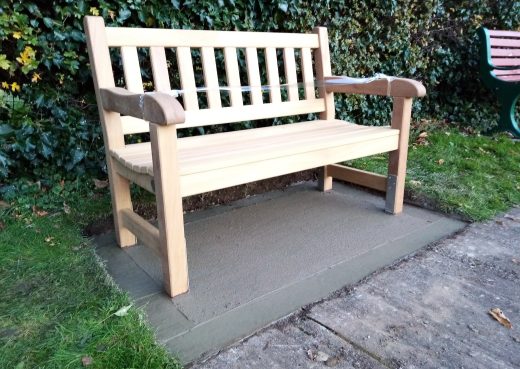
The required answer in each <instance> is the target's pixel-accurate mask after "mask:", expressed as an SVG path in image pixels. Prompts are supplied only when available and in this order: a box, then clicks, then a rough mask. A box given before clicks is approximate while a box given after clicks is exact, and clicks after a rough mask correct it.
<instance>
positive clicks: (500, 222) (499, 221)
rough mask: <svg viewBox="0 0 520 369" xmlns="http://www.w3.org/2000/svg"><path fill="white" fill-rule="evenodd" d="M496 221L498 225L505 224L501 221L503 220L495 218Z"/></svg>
mask: <svg viewBox="0 0 520 369" xmlns="http://www.w3.org/2000/svg"><path fill="white" fill-rule="evenodd" d="M495 223H496V224H498V225H504V222H503V221H501V220H495Z"/></svg>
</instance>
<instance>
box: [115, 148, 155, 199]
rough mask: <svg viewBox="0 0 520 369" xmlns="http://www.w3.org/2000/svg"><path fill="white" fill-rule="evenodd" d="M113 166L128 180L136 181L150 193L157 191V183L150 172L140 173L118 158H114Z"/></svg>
mask: <svg viewBox="0 0 520 369" xmlns="http://www.w3.org/2000/svg"><path fill="white" fill-rule="evenodd" d="M150 152H151V151H150ZM150 156H151V154H150ZM116 159H117V158H116ZM112 167H113V168H114V170H115V171H116V172H117V173H118V174H119V175H121V176H122V177H124V178H126V179H127V180H128V181H130V182H132V183H135V184H136V185H138V186H139V187H142V188H144V189H145V190H147V191H148V192H150V193H155V188H154V186H155V184H154V181H153V176H150V175H149V174H148V173H144V174H143V173H139V172H137V171H135V170H133V169H131V168H129V166H125V165H124V164H123V163H122V162H120V161H118V160H113V162H112Z"/></svg>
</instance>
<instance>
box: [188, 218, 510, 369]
mask: <svg viewBox="0 0 520 369" xmlns="http://www.w3.org/2000/svg"><path fill="white" fill-rule="evenodd" d="M519 282H520V209H518V208H517V209H513V210H511V211H510V212H509V213H508V214H505V215H504V216H501V217H499V218H497V219H495V220H493V221H490V222H486V223H482V224H479V223H477V224H472V225H471V226H469V227H468V228H467V229H466V230H465V231H464V232H462V233H460V234H458V235H457V236H455V237H453V238H448V239H445V240H444V241H442V242H440V243H438V244H436V245H434V246H432V247H430V248H428V249H427V250H425V251H421V252H419V253H417V254H415V255H414V256H411V257H409V258H407V259H405V260H404V261H401V262H399V263H398V264H395V265H393V266H391V267H389V268H386V269H385V270H382V271H380V272H378V273H376V274H375V275H373V276H371V277H370V278H368V279H366V280H365V281H364V282H363V283H360V284H358V285H357V286H355V287H353V288H350V289H349V290H344V291H343V292H342V293H340V294H339V295H338V296H336V297H332V298H330V299H328V300H326V301H323V302H321V303H318V304H316V305H314V306H312V307H310V308H309V309H307V310H303V311H302V312H301V313H300V314H298V315H295V316H293V317H292V318H290V319H288V320H286V321H284V322H280V323H277V324H276V325H274V326H272V327H270V328H267V329H265V330H263V331H262V332H260V333H259V334H257V335H255V336H253V337H251V338H249V339H247V340H245V341H243V342H241V343H239V344H237V345H235V346H233V347H231V348H229V349H228V350H224V351H222V352H221V353H220V354H219V355H217V356H215V357H213V358H211V359H209V360H207V361H206V362H199V363H198V364H196V365H194V368H196V369H220V368H226V369H228V368H243V367H251V366H249V363H251V362H253V363H254V367H258V368H284V367H296V366H297V367H299V368H315V367H318V366H317V365H316V362H315V361H313V360H311V359H309V358H308V357H307V355H306V350H307V348H308V347H313V348H316V349H319V350H321V351H322V352H324V353H325V354H327V355H330V356H338V357H340V358H341V359H342V361H340V362H338V363H337V367H350V366H348V365H349V364H350V363H348V362H346V361H345V356H342V355H341V353H342V350H352V349H354V354H352V355H356V354H357V355H361V359H363V360H357V361H356V362H357V364H356V365H352V367H356V368H367V369H370V368H374V369H375V368H381V367H384V368H390V369H397V368H402V369H407V368H409V369H412V368H476V369H478V368H482V369H484V368H494V369H495V368H497V369H499V368H504V369H506V368H507V369H513V368H520V330H519V328H518V324H519V322H520V283H519ZM495 307H499V308H500V309H502V311H503V312H504V314H505V315H506V316H507V317H508V318H509V319H510V321H511V322H512V325H513V327H512V329H507V328H506V327H504V326H502V325H500V324H499V323H498V322H497V321H495V320H494V319H493V318H491V316H490V315H489V313H488V312H489V310H490V309H492V308H495ZM310 323H312V324H315V327H320V328H321V329H322V330H323V331H324V332H326V334H324V335H321V336H318V335H316V334H312V333H311V334H309V335H308V336H307V337H306V336H302V335H301V334H300V333H299V332H298V330H299V329H301V327H304V326H308V325H309V324H310ZM316 330H317V328H315V331H316ZM331 337H332V339H331ZM273 341H274V342H276V343H281V342H286V343H287V345H286V346H285V347H284V350H285V351H286V352H285V353H277V352H273V350H272V349H270V347H269V345H270V342H273ZM338 352H339V354H338ZM271 353H272V354H271ZM366 358H369V359H371V360H367V359H366ZM293 363H297V365H293ZM321 367H326V365H321Z"/></svg>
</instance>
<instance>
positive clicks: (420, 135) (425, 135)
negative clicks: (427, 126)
mask: <svg viewBox="0 0 520 369" xmlns="http://www.w3.org/2000/svg"><path fill="white" fill-rule="evenodd" d="M426 137H428V132H421V133H419V138H426Z"/></svg>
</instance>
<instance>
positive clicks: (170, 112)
mask: <svg viewBox="0 0 520 369" xmlns="http://www.w3.org/2000/svg"><path fill="white" fill-rule="evenodd" d="M100 95H101V103H102V105H103V109H105V110H108V111H114V112H118V113H121V114H124V115H130V116H132V117H135V118H139V119H144V120H146V121H148V122H150V123H156V124H159V125H170V124H180V123H184V121H185V119H186V117H185V114H184V109H183V108H182V105H181V104H180V103H179V101H177V99H176V98H175V97H173V96H171V95H169V94H167V93H164V92H153V93H145V94H139V93H133V92H130V91H128V90H126V89H124V88H121V87H111V88H101V89H100Z"/></svg>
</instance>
